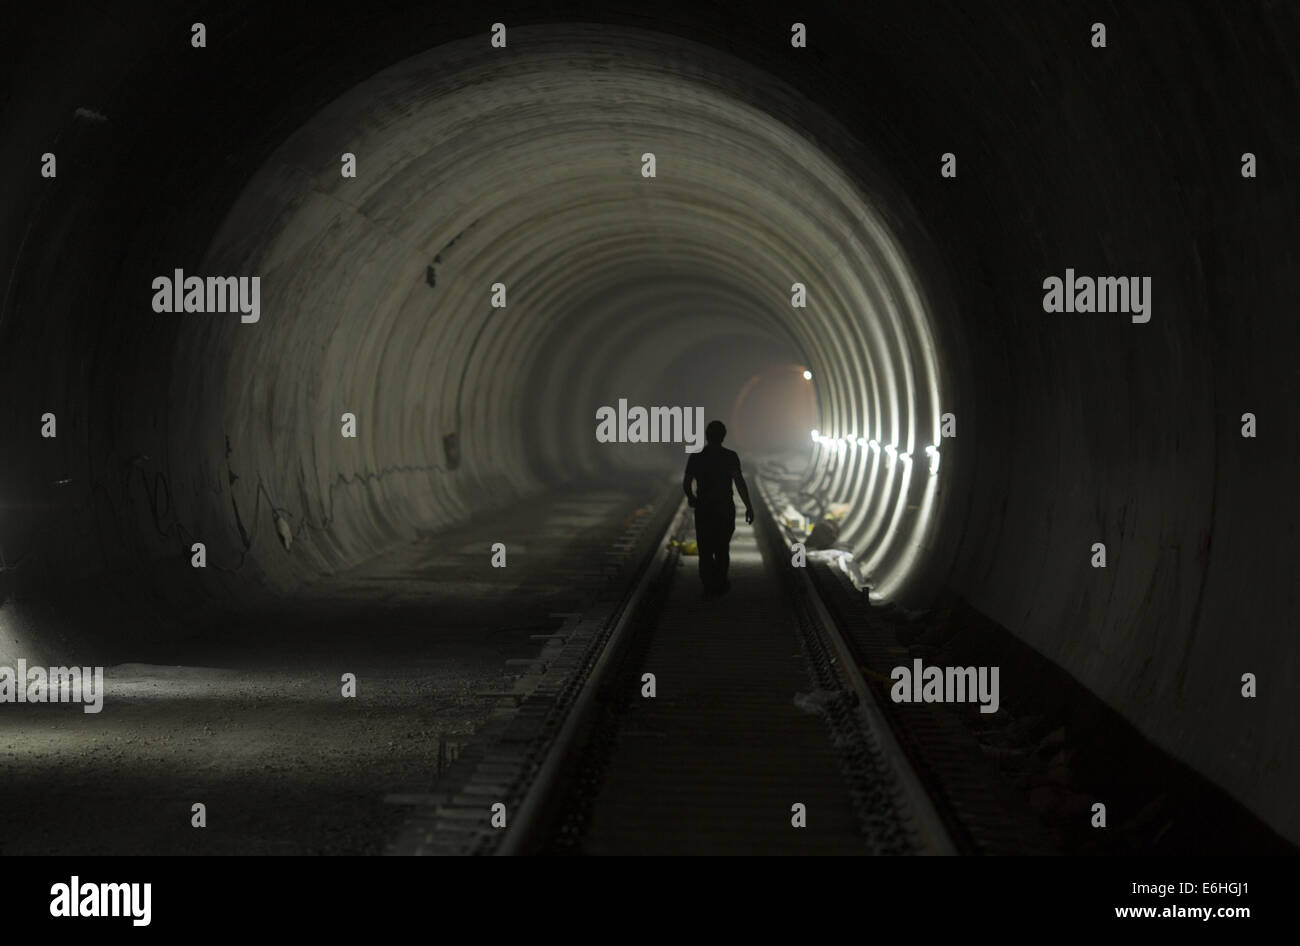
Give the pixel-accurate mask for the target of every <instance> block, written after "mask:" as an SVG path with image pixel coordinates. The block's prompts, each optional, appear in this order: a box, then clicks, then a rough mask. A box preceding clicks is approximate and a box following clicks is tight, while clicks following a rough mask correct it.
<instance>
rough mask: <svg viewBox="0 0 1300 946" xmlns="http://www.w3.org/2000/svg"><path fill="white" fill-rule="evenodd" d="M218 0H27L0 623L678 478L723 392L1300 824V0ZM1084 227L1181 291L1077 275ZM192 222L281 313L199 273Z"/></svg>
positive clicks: (1205, 762)
mask: <svg viewBox="0 0 1300 946" xmlns="http://www.w3.org/2000/svg"><path fill="white" fill-rule="evenodd" d="M190 6H191V7H192V9H184V8H182V7H176V6H170V5H163V4H142V5H139V6H138V7H134V8H132V9H131V10H130V11H126V10H106V9H90V8H87V7H83V6H79V5H76V4H53V5H49V6H47V7H43V8H41V10H39V11H37V10H29V11H24V12H22V13H20V14H18V16H17V21H18V22H17V25H16V28H15V30H13V31H12V35H13V36H22V37H23V45H22V47H21V49H19V50H18V51H17V52H15V53H13V54H11V55H9V56H8V57H7V60H8V63H9V65H8V71H9V82H8V83H7V85H8V88H9V93H8V95H7V96H6V98H5V101H4V102H3V115H4V117H3V127H4V129H5V134H4V136H3V143H2V144H0V150H2V151H3V164H4V168H5V176H6V179H7V181H8V182H9V184H10V188H9V199H8V200H6V201H5V204H4V206H3V208H2V209H0V214H3V225H2V226H0V253H2V255H3V258H4V259H5V260H6V271H7V276H6V280H5V292H4V297H3V310H2V312H0V353H2V354H0V357H2V358H3V373H4V379H5V380H4V384H5V398H4V406H3V411H2V417H3V421H2V423H3V434H2V435H0V436H2V437H3V443H4V447H5V449H4V455H5V462H4V464H3V468H2V469H0V663H13V662H15V661H17V660H18V659H19V658H20V657H22V658H26V659H27V660H28V661H29V662H38V661H45V662H47V663H51V664H54V663H59V662H66V661H75V662H78V663H92V662H97V661H98V662H105V663H108V664H122V663H132V662H137V661H139V662H152V661H146V660H145V658H144V657H142V656H141V655H144V654H150V653H162V652H164V651H165V650H166V648H167V647H169V646H171V642H172V641H173V640H174V639H178V638H180V637H185V636H190V635H193V634H195V633H196V629H199V628H201V629H202V632H201V634H200V635H199V636H200V639H201V640H202V641H204V646H206V647H210V648H211V649H212V651H213V652H214V653H219V652H220V648H221V646H222V644H221V642H222V634H223V630H222V628H223V626H227V625H232V624H236V623H240V622H243V623H250V622H257V621H261V620H263V618H262V617H261V616H262V615H265V614H269V613H272V612H274V611H276V609H282V608H283V607H284V606H285V604H284V603H285V602H286V601H293V602H297V603H298V605H295V606H301V607H302V608H305V609H308V610H310V609H311V608H312V607H318V608H321V609H323V610H327V609H328V608H329V607H331V606H332V605H330V604H329V603H330V602H333V601H335V600H336V598H335V597H334V596H336V595H338V594H341V592H340V591H339V588H340V587H341V586H340V585H339V584H338V583H337V582H336V581H335V578H336V576H344V575H351V574H356V570H357V569H359V568H360V569H366V568H370V569H371V571H370V572H368V573H366V574H372V575H374V574H380V573H382V572H383V569H384V566H383V565H382V564H380V565H375V564H374V563H376V562H379V563H382V562H384V561H386V559H384V556H385V555H386V554H389V553H390V552H391V551H392V550H393V549H394V548H398V547H401V546H404V545H409V544H410V543H412V542H414V541H417V540H424V541H429V542H432V543H434V544H437V543H439V542H442V541H443V538H440V537H447V536H460V535H461V534H462V533H461V532H458V531H457V530H463V529H465V528H472V527H473V525H474V524H475V523H478V522H482V521H484V517H489V518H490V517H493V516H499V515H500V514H501V513H502V511H503V510H509V509H514V508H519V505H520V504H524V505H525V506H531V507H533V508H543V507H546V506H547V504H549V503H552V502H554V501H555V497H557V496H560V495H562V494H564V491H566V490H573V489H578V488H583V489H585V488H587V487H586V485H585V484H592V483H598V484H605V485H610V484H613V485H614V486H621V485H624V484H629V483H641V482H651V481H653V482H655V483H661V482H670V483H671V482H674V481H675V478H677V477H680V475H681V467H682V464H683V463H684V462H685V460H686V457H687V451H688V449H689V447H690V443H689V435H690V432H691V430H690V427H691V420H692V418H693V416H694V413H693V411H694V407H695V406H696V405H699V406H701V407H702V408H703V415H702V416H704V417H705V418H706V419H710V420H711V419H715V418H716V419H722V420H723V421H724V422H725V423H726V424H727V425H728V426H729V427H730V428H731V435H732V442H733V444H734V445H736V446H737V447H738V449H740V451H741V453H742V455H743V456H744V457H746V460H745V463H746V464H747V465H746V473H747V475H750V476H751V477H753V476H755V475H756V474H757V472H758V470H759V469H761V468H762V465H763V464H776V465H777V468H779V469H780V470H781V472H782V473H783V474H786V475H788V476H789V477H790V479H789V482H791V483H796V484H797V487H792V490H793V491H794V494H797V495H798V496H800V497H802V498H803V500H804V501H805V502H806V504H807V507H806V509H805V510H804V511H805V512H808V513H809V514H810V515H814V516H816V515H820V514H822V513H825V512H827V511H828V510H835V529H834V532H833V535H832V538H831V540H830V543H829V544H830V546H831V547H832V548H833V549H834V550H836V552H837V554H840V555H841V556H842V557H843V558H844V560H845V561H851V562H853V563H854V568H855V575H856V576H857V577H858V578H860V579H861V582H860V589H859V590H860V592H861V594H862V596H863V597H864V598H865V599H866V600H867V601H868V602H870V604H871V605H874V606H880V607H888V608H891V609H899V610H901V611H902V612H903V613H906V614H921V613H927V612H928V611H930V610H932V609H935V608H951V607H954V606H956V605H955V603H959V604H960V607H962V608H965V609H968V610H969V613H971V614H975V615H978V616H979V619H980V621H981V622H986V623H987V626H988V627H994V626H996V627H997V628H998V632H997V633H998V634H1004V635H1006V637H1007V640H1009V641H1011V642H1013V643H1014V646H1016V647H1018V648H1021V649H1023V651H1024V653H1026V654H1032V655H1033V659H1035V660H1042V661H1043V662H1044V663H1045V665H1050V666H1051V667H1053V668H1055V669H1054V672H1058V671H1059V673H1060V674H1061V675H1062V677H1061V678H1062V679H1068V680H1069V681H1071V685H1072V686H1075V685H1077V687H1078V688H1079V690H1080V692H1083V693H1086V694H1088V695H1089V698H1091V699H1095V700H1096V701H1098V703H1099V704H1101V705H1103V706H1105V707H1106V708H1108V710H1110V711H1113V712H1114V714H1116V717H1117V718H1118V719H1120V720H1122V721H1123V723H1124V724H1125V725H1127V726H1130V727H1132V729H1133V731H1134V732H1135V733H1136V734H1137V735H1138V737H1140V738H1141V739H1143V740H1148V741H1149V742H1150V744H1151V745H1153V746H1155V747H1157V748H1158V749H1159V750H1160V751H1161V752H1163V753H1167V754H1168V755H1169V757H1171V758H1172V759H1173V760H1175V761H1176V763H1177V764H1178V765H1181V766H1185V767H1186V768H1187V770H1189V771H1192V772H1195V773H1196V774H1197V776H1198V777H1201V778H1204V779H1205V780H1206V781H1207V783H1209V784H1210V785H1212V786H1214V788H1215V790H1216V791H1219V792H1222V793H1223V795H1224V796H1225V797H1226V798H1228V799H1231V801H1232V803H1234V804H1238V805H1240V806H1241V807H1242V808H1244V809H1245V810H1246V811H1248V812H1249V813H1250V814H1251V816H1252V817H1254V818H1257V819H1258V820H1259V821H1260V822H1261V823H1262V824H1264V825H1267V827H1268V829H1269V830H1271V831H1273V832H1276V834H1277V835H1278V836H1280V837H1281V838H1284V839H1286V841H1288V842H1291V843H1294V842H1296V841H1297V840H1300V820H1297V815H1296V812H1295V808H1294V805H1293V804H1292V803H1291V800H1292V798H1293V796H1294V789H1295V786H1296V783H1297V777H1300V772H1298V771H1297V759H1298V758H1300V753H1298V752H1297V748H1298V747H1297V740H1296V725H1295V719H1294V712H1293V709H1294V699H1293V690H1292V688H1291V687H1292V684H1293V683H1294V681H1295V679H1296V678H1297V673H1298V672H1300V667H1298V666H1297V658H1296V654H1295V649H1294V648H1293V647H1292V646H1291V645H1290V643H1289V640H1290V630H1291V628H1292V627H1293V626H1294V624H1295V621H1296V618H1297V616H1298V613H1297V599H1296V593H1295V585H1296V578H1297V570H1296V561H1297V557H1296V551H1295V541H1296V531H1295V530H1296V527H1295V523H1296V519H1297V512H1300V501H1298V500H1297V498H1296V493H1295V491H1294V489H1293V486H1292V484H1293V481H1294V478H1295V476H1294V474H1295V471H1296V465H1295V464H1296V460H1297V446H1298V445H1300V441H1298V440H1297V437H1296V434H1295V429H1296V427H1295V422H1296V408H1295V404H1296V385H1295V374H1294V371H1293V370H1291V366H1290V361H1291V360H1292V357H1293V356H1292V350H1293V349H1294V346H1295V343H1296V341H1297V331H1296V328H1295V320H1294V319H1290V318H1288V317H1286V316H1285V314H1284V313H1285V312H1286V311H1288V310H1289V309H1290V308H1291V306H1292V297H1291V295H1290V290H1288V289H1287V288H1286V287H1287V285H1288V284H1289V280H1288V279H1287V278H1286V275H1287V274H1288V273H1291V272H1294V271H1295V269H1296V266H1297V246H1300V242H1298V241H1297V236H1300V233H1298V232H1297V227H1298V226H1300V225H1298V224H1297V222H1296V217H1295V213H1294V209H1295V207H1296V206H1297V176H1296V173H1295V170H1294V167H1293V166H1292V165H1288V163H1287V162H1288V161H1291V160H1292V158H1293V156H1294V154H1295V153H1296V146H1297V144H1300V141H1298V140H1297V132H1296V130H1295V127H1294V122H1291V121H1285V120H1283V119H1281V118H1280V117H1279V114H1280V113H1279V111H1278V108H1277V103H1278V102H1285V103H1288V105H1289V107H1291V108H1292V110H1294V105H1295V103H1296V98H1297V96H1298V95H1300V77H1298V76H1297V72H1296V67H1295V65H1294V63H1293V61H1292V59H1291V57H1290V56H1289V49H1290V47H1291V46H1293V44H1294V41H1295V39H1296V38H1297V37H1298V36H1300V16H1298V15H1297V13H1296V11H1295V10H1294V9H1291V8H1288V7H1286V6H1284V5H1280V4H1270V3H1259V4H1243V5H1239V6H1236V7H1233V8H1232V9H1229V8H1227V7H1214V8H1207V9H1205V10H1199V11H1195V12H1193V11H1189V10H1187V9H1185V8H1183V7H1181V6H1179V5H1176V4H1172V3H1149V4H1143V5H1141V6H1140V8H1134V9H1128V8H1115V7H1112V6H1110V5H1102V6H1101V7H1096V8H1094V7H1095V5H1089V4H1085V3H1065V4H1060V5H1056V6H1052V7H1050V8H1046V7H1045V8H1041V9H1040V8H1034V9H1030V8H1001V7H992V6H990V7H988V8H986V9H983V10H980V11H978V12H976V11H974V10H972V9H971V8H970V7H969V6H968V5H966V4H960V3H948V2H935V3H927V4H921V5H919V6H918V5H916V4H910V3H892V2H890V3H881V4H874V5H872V6H871V7H870V8H867V7H862V8H847V7H838V6H835V5H826V4H820V3H814V4H805V5H803V8H802V9H800V10H799V11H798V13H797V16H796V15H795V13H793V12H787V11H785V10H783V9H778V8H768V7H766V6H760V7H756V8H748V7H747V8H745V9H743V10H742V9H740V8H736V7H731V8H728V7H721V6H720V7H716V8H713V7H704V8H701V7H699V6H697V5H688V4H677V3H661V4H656V5H655V11H654V15H653V16H650V15H647V14H646V12H645V11H644V10H643V9H641V7H642V6H643V5H638V4H627V3H612V4H608V5H605V6H604V7H603V8H602V9H601V11H600V12H599V13H598V14H593V13H592V11H590V10H584V9H582V8H581V7H579V6H578V5H576V4H570V3H565V2H557V3H549V4H545V5H532V4H523V5H519V6H518V8H517V9H514V8H512V7H511V5H507V6H506V7H505V8H503V9H502V10H501V11H500V12H497V11H495V10H494V11H485V10H483V9H481V8H479V7H477V6H475V5H472V4H449V5H440V6H439V7H438V8H437V9H436V10H435V9H434V8H433V7H432V6H404V5H402V4H397V3H384V4H379V5H376V6H374V7H371V8H367V9H366V10H365V11H361V10H352V9H350V8H348V7H345V6H343V5H340V6H339V7H338V9H337V10H333V9H331V12H330V13H329V14H328V15H324V14H318V13H313V14H311V15H305V14H304V15H295V14H293V13H291V12H289V11H287V10H284V9H277V8H266V7H265V6H263V5H258V4H249V3H232V4H224V5H222V6H221V7H219V8H218V7H215V6H212V5H209V4H193V5H190ZM796 19H797V20H799V21H800V22H801V23H804V24H806V29H807V36H808V40H807V45H806V46H803V47H800V46H795V45H792V43H791V30H792V23H793V22H794V21H795V20H796ZM497 20H500V21H502V25H503V26H504V29H505V32H504V36H505V37H506V39H505V40H504V43H503V45H495V44H494V43H493V42H492V37H493V34H494V31H495V27H494V21H497ZM1096 21H1104V24H1105V26H1106V30H1107V39H1106V41H1105V44H1104V45H1103V46H1100V47H1098V46H1097V45H1096V44H1095V42H1092V41H1091V40H1092V39H1093V37H1094V36H1095V31H1094V30H1093V27H1094V24H1095V23H1096ZM197 22H202V24H203V25H204V27H205V31H206V44H205V45H203V46H201V47H200V46H195V45H194V44H193V42H192V38H193V33H192V25H193V24H195V23H197ZM11 41H12V40H11ZM46 153H50V154H53V155H55V156H56V158H57V176H53V177H46V176H43V175H42V173H41V168H42V161H43V157H42V156H43V155H44V154H46ZM1246 153H1249V154H1250V155H1251V156H1252V158H1253V160H1254V161H1255V162H1257V167H1258V173H1257V176H1249V177H1247V176H1244V175H1243V173H1242V168H1243V166H1244V165H1243V162H1244V161H1245V155H1246ZM949 159H951V160H949ZM349 161H350V162H351V164H350V167H349ZM945 168H947V171H945ZM1067 270H1068V271H1070V272H1072V273H1078V274H1081V275H1082V274H1087V275H1090V276H1096V277H1101V276H1107V275H1114V276H1130V275H1134V274H1140V275H1141V276H1146V277H1150V282H1149V285H1150V287H1151V288H1150V290H1149V292H1148V295H1147V302H1148V303H1149V315H1150V318H1149V321H1145V322H1141V321H1139V320H1138V319H1137V318H1132V319H1131V318H1129V316H1128V315H1126V314H1121V313H1115V312H1110V313H1105V312H1091V313H1089V312H1051V311H1046V308H1047V307H1046V305H1045V303H1044V289H1045V288H1046V283H1045V280H1047V279H1048V278H1049V277H1053V276H1056V277H1062V276H1063V275H1064V274H1066V272H1067ZM182 274H183V275H184V276H190V277H194V276H198V277H200V278H203V277H208V276H257V277H258V278H259V279H260V296H259V307H258V311H257V312H256V318H255V320H252V318H253V316H252V314H249V313H245V314H246V315H247V316H248V317H247V318H245V317H241V314H240V312H238V311H225V312H203V313H199V312H184V311H162V312H160V311H158V307H157V305H156V304H155V299H156V291H157V285H158V284H157V283H156V280H158V279H159V278H163V277H165V278H167V279H173V278H175V279H178V280H179V279H180V278H181V275H182ZM168 285H170V283H169V284H168ZM170 292H171V290H170V289H167V290H165V292H164V294H165V295H170ZM176 298H177V299H178V300H179V299H180V293H179V291H178V292H177V295H176ZM182 308H183V306H182ZM621 403H625V405H626V407H627V408H634V407H637V406H643V407H646V408H649V407H651V406H664V407H680V408H682V411H681V416H682V419H683V427H682V428H681V429H679V430H677V431H674V433H673V434H672V436H669V435H667V433H665V436H664V437H662V438H658V437H656V438H655V439H656V440H659V441H661V442H643V443H637V442H635V440H636V439H638V438H636V437H633V438H630V439H631V440H632V442H628V441H629V438H627V437H626V436H621V437H620V438H618V441H617V442H604V441H602V438H601V437H600V436H599V435H598V424H599V417H600V414H599V412H600V411H601V409H602V408H606V407H608V408H610V409H611V410H612V411H614V412H615V413H619V412H620V410H621V409H620V404H621ZM624 409H626V408H624ZM1247 414H1249V415H1250V417H1251V418H1252V420H1251V423H1250V425H1249V426H1251V428H1252V430H1251V433H1250V434H1249V435H1247V434H1246V433H1245V430H1246V427H1247V426H1248V425H1247V418H1246V416H1245V415H1247ZM48 415H52V416H53V418H54V423H55V424H56V425H57V426H56V430H57V435H56V436H53V437H51V436H48V435H44V434H43V430H44V429H45V428H46V427H47V426H48V425H47V421H46V417H47V416H48ZM1256 422H1257V424H1258V433H1257V434H1256V433H1255V432H1254V429H1253V425H1254V424H1255V423H1256ZM695 433H696V435H702V432H701V431H699V430H698V429H697V430H696V431H695ZM646 439H647V440H648V439H649V438H646ZM751 459H752V461H753V462H752V463H751V462H750V460H751ZM677 498H680V495H678V497H677ZM810 510H811V512H810ZM774 511H776V510H774ZM493 521H497V520H493ZM500 539H501V541H502V542H504V543H505V544H506V546H507V547H508V546H510V545H511V544H512V543H514V542H521V543H523V544H524V545H527V546H528V547H530V548H531V547H533V546H534V544H535V543H534V541H533V538H530V537H528V536H526V535H517V534H516V535H513V536H512V535H511V534H509V532H508V530H507V531H503V533H502V535H501V536H500ZM446 541H452V540H451V539H446ZM456 541H459V539H457V540H456ZM476 541H477V539H476ZM538 542H540V540H538ZM195 543H201V544H202V546H203V549H204V554H205V556H206V567H203V568H195V567H193V565H194V548H195ZM1099 546H1104V552H1103V556H1104V558H1103V559H1102V561H1103V562H1104V567H1098V558H1097V555H1098V552H1097V550H1098V548H1099ZM483 551H484V556H483V559H484V561H486V546H485V547H484V549H483ZM313 600H314V601H316V604H315V605H313V604H312V603H311V602H312V601H313ZM974 626H975V625H973V627H974ZM985 626H986V624H985V623H980V624H979V625H978V627H979V628H983V627H985ZM968 633H969V634H970V635H978V634H981V633H984V632H983V631H980V630H978V629H976V630H971V631H969V632H968ZM989 633H992V632H991V631H990V632H989ZM999 639H1001V638H999ZM286 646H288V645H286ZM295 646H296V645H295ZM1008 646H1010V645H1008ZM1017 652H1019V651H1017ZM1026 659H1029V658H1026ZM158 662H159V663H162V662H164V661H162V660H161V659H160V660H159V661H158ZM1245 674H1250V675H1251V678H1252V679H1254V680H1257V684H1258V693H1257V695H1255V694H1252V695H1251V697H1250V698H1245V697H1244V696H1243V679H1244V676H1243V675H1245ZM1004 686H1005V684H1004ZM1008 698H1009V697H1008Z"/></svg>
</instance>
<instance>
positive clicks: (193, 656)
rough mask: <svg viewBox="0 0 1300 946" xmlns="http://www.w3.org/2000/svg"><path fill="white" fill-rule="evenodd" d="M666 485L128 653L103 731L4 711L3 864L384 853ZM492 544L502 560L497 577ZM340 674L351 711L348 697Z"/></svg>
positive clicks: (505, 515) (67, 719) (72, 716)
mask: <svg viewBox="0 0 1300 946" xmlns="http://www.w3.org/2000/svg"><path fill="white" fill-rule="evenodd" d="M661 487H662V484H660V483H655V484H653V486H652V485H651V484H650V483H648V482H647V483H630V484H628V485H627V486H626V488H620V489H608V488H600V489H583V488H572V489H566V490H565V491H564V492H559V493H552V494H548V495H546V496H544V497H539V498H533V499H530V500H527V501H525V502H522V503H519V504H516V505H512V506H510V507H507V508H504V509H501V510H499V511H497V512H495V513H493V514H489V515H484V516H481V517H479V518H477V519H475V520H474V521H472V522H470V523H468V524H466V525H463V526H461V527H458V528H455V529H452V530H449V531H447V532H443V533H440V534H438V535H437V536H436V537H431V538H423V539H421V540H419V541H417V542H414V543H410V544H405V545H401V546H398V547H395V548H393V549H391V550H389V551H388V552H386V553H385V554H383V555H381V556H378V557H376V558H375V559H373V560H371V561H369V562H366V563H364V564H363V565H361V566H358V567H356V568H354V569H351V570H350V571H348V572H346V573H344V574H342V575H339V576H335V577H334V578H331V579H330V580H329V581H328V583H324V584H322V585H321V586H320V587H308V588H306V589H304V590H303V591H301V592H299V593H298V594H296V595H294V596H293V597H291V598H289V599H286V600H285V601H284V603H283V606H282V607H280V608H278V609H276V610H274V611H266V612H262V613H259V614H258V615H256V616H255V617H252V618H249V619H246V620H244V621H242V622H240V623H238V624H236V625H233V626H226V627H223V628H222V629H221V630H222V634H221V635H220V636H218V637H209V636H206V635H205V636H203V637H199V638H191V639H188V640H180V641H177V642H176V643H174V644H172V645H170V646H167V647H161V648H157V649H153V650H149V651H141V652H136V653H132V654H129V655H124V657H125V658H126V659H129V661H130V662H119V663H117V664H115V665H112V666H109V667H108V668H107V669H106V671H105V690H106V696H105V700H104V708H103V710H102V712H101V713H100V714H98V715H91V714H85V713H83V712H82V711H81V708H80V707H79V706H67V705H65V706H60V707H57V709H59V710H61V711H64V712H59V713H57V714H55V715H52V714H51V713H50V711H49V708H48V707H47V706H44V705H39V706H34V705H15V706H11V707H9V711H8V712H6V713H5V714H4V715H3V716H0V762H2V763H3V765H2V768H3V771H4V773H5V784H4V789H3V793H2V795H0V799H2V801H3V804H0V853H2V854H164V853H177V854H325V853H329V854H342V853H355V854H364V853H377V852H378V851H380V850H381V848H382V846H383V843H384V842H385V840H386V838H387V835H388V834H389V833H391V831H392V829H393V827H394V826H395V824H396V823H397V820H398V819H399V817H400V814H401V811H400V809H399V808H397V807H395V806H393V805H390V804H387V803H385V801H384V798H385V796H386V795H388V794H390V793H393V792H401V791H403V790H419V789H421V788H423V787H425V786H426V785H427V784H428V782H429V781H430V780H431V779H432V778H433V777H434V776H435V775H436V772H437V770H438V765H439V752H440V744H441V745H442V747H443V749H442V751H443V752H445V753H450V754H452V755H454V753H455V752H456V750H457V748H458V747H459V746H461V745H463V744H465V743H467V742H469V741H471V740H472V738H473V734H474V732H475V730H476V728H477V727H478V726H479V725H480V724H481V723H482V721H483V720H484V719H485V718H486V717H487V716H488V715H489V713H490V712H491V708H492V706H493V705H494V702H495V701H494V700H493V698H492V697H491V696H483V695H481V694H482V693H484V692H490V691H492V690H494V689H498V688H499V687H500V684H501V679H502V674H503V670H504V669H505V667H504V662H505V661H506V660H508V659H510V658H517V657H520V656H524V655H527V654H529V653H531V652H533V651H535V650H536V649H537V643H536V641H535V640H533V639H531V638H530V635H533V634H538V633H541V632H544V631H546V630H547V629H549V628H551V627H553V626H555V625H557V624H558V623H559V619H557V618H555V617H553V615H554V614H556V613H559V612H564V611H566V610H568V609H571V608H573V607H575V606H577V605H578V604H579V603H580V602H581V600H582V598H583V596H584V594H585V593H586V588H587V586H588V585H589V584H590V583H591V582H592V581H594V580H595V576H593V575H592V573H591V570H590V569H589V568H587V567H586V566H585V564H584V563H585V562H589V561H591V560H592V559H593V557H596V556H599V555H601V554H603V553H604V552H605V551H606V550H607V548H608V546H609V545H610V543H612V542H613V541H615V540H616V539H617V537H618V536H619V535H620V533H621V532H622V531H623V529H624V528H625V525H626V522H627V520H628V518H629V516H635V515H636V513H637V510H638V509H639V508H641V507H642V505H643V504H644V503H645V502H646V499H647V497H648V496H650V495H651V493H652V492H655V491H656V490H660V489H661ZM493 542H504V543H505V544H506V546H507V550H508V553H507V554H508V559H507V563H508V564H507V567H506V568H505V569H504V570H503V571H502V570H496V569H492V567H491V564H490V558H491V552H490V549H491V545H492V543H493ZM493 572H495V574H493ZM177 630H178V634H179V631H180V630H181V629H177ZM345 673H352V674H355V675H356V679H357V696H356V698H355V699H344V698H342V695H341V690H342V684H341V678H342V675H343V674H345ZM195 803H202V804H204V805H205V806H206V817H207V827H206V829H205V830H202V831H198V830H194V829H193V828H192V827H191V818H192V808H191V806H192V805H193V804H195Z"/></svg>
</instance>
